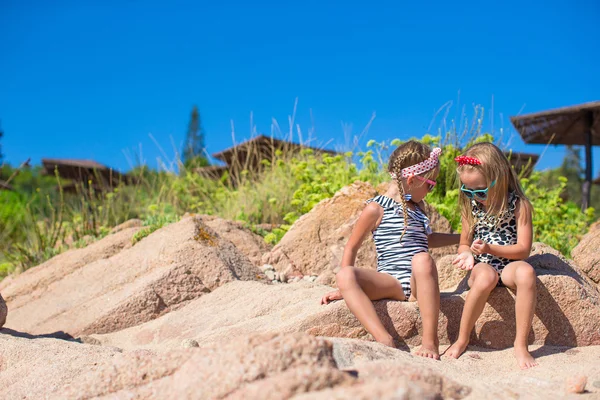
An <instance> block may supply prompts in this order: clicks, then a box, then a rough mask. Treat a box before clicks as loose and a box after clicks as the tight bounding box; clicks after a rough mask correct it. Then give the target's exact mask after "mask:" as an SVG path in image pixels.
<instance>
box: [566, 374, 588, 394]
mask: <svg viewBox="0 0 600 400" xmlns="http://www.w3.org/2000/svg"><path fill="white" fill-rule="evenodd" d="M585 385H587V376H585V375H575V376H572V377H569V378H567V380H566V382H565V389H566V391H567V393H576V394H578V393H583V392H585Z"/></svg>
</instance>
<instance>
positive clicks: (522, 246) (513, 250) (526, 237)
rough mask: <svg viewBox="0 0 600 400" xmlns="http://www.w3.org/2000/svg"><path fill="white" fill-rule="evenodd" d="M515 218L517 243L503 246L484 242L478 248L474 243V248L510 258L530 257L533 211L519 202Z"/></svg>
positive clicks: (481, 251) (481, 252)
mask: <svg viewBox="0 0 600 400" xmlns="http://www.w3.org/2000/svg"><path fill="white" fill-rule="evenodd" d="M515 218H516V220H517V244H511V245H504V246H503V245H497V244H487V243H483V244H481V246H480V247H479V248H478V247H476V246H477V244H476V243H474V244H473V247H474V250H477V249H479V251H478V252H479V253H480V254H483V253H488V254H491V255H494V256H497V257H504V258H508V259H509V260H523V259H525V258H527V257H529V253H531V243H532V242H533V223H532V222H531V211H530V210H528V209H527V207H522V206H521V201H518V202H517V206H516V208H515Z"/></svg>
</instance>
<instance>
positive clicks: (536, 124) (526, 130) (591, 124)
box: [510, 101, 600, 146]
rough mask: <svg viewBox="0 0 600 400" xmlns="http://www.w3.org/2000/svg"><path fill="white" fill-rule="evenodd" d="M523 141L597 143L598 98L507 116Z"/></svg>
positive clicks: (599, 130)
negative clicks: (586, 101)
mask: <svg viewBox="0 0 600 400" xmlns="http://www.w3.org/2000/svg"><path fill="white" fill-rule="evenodd" d="M510 120H511V122H512V124H513V125H514V127H515V128H516V129H517V131H519V133H520V135H521V137H522V138H523V140H524V141H525V143H538V144H548V143H551V144H567V145H585V144H586V143H587V139H586V138H587V135H588V133H589V132H590V130H591V131H592V145H594V146H599V145H600V101H595V102H591V103H585V104H580V105H577V106H571V107H563V108H557V109H554V110H549V111H543V112H538V113H533V114H527V115H521V116H517V117H511V118H510Z"/></svg>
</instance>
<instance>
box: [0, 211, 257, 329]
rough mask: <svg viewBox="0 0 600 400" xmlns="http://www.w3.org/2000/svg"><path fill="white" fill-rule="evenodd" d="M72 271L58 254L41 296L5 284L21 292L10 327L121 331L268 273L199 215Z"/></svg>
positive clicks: (13, 304) (8, 290)
mask: <svg viewBox="0 0 600 400" xmlns="http://www.w3.org/2000/svg"><path fill="white" fill-rule="evenodd" d="M127 232H128V230H125V231H122V232H119V233H117V234H115V235H111V236H115V237H116V236H118V235H122V234H126V233H127ZM109 237H110V236H109ZM84 250H86V249H84ZM59 257H61V256H59ZM72 264H74V265H80V263H76V262H72ZM38 268H40V267H35V268H33V269H31V270H29V271H27V272H30V271H33V273H32V274H26V273H25V274H23V275H22V276H23V278H22V279H23V280H25V281H26V283H28V284H30V285H33V282H31V283H29V281H30V275H35V270H37V269H38ZM64 270H65V266H64V265H63V264H61V263H59V262H58V261H56V260H54V259H52V260H50V261H48V262H47V263H46V264H44V266H43V268H42V272H46V273H47V275H48V276H51V277H53V278H54V280H53V281H50V280H49V281H50V282H51V283H50V284H49V285H48V286H47V287H44V288H43V289H40V291H39V292H38V293H37V295H36V296H33V295H31V294H28V293H24V294H22V295H21V296H15V295H14V293H15V292H18V291H17V290H14V289H13V288H12V286H9V287H7V288H5V289H4V290H3V293H5V292H6V293H11V294H13V295H12V296H11V298H10V300H9V299H8V298H7V304H8V307H9V308H10V310H11V312H10V314H9V315H8V318H7V322H6V326H7V327H10V328H12V329H15V330H17V331H25V332H29V333H33V334H42V333H49V332H54V331H65V332H67V333H69V334H71V335H73V336H76V335H87V334H90V333H107V332H113V331H117V330H120V329H124V328H127V327H129V326H134V325H137V324H140V323H143V322H146V321H149V320H152V319H154V318H156V317H158V316H159V315H162V314H164V313H167V312H169V311H172V310H175V309H177V308H178V307H181V306H182V305H184V304H186V303H187V302H189V301H191V300H193V299H195V298H198V297H200V296H203V295H204V294H206V293H208V292H210V291H212V290H214V289H216V288H217V287H219V286H220V285H222V284H224V283H226V282H230V281H232V280H237V279H245V280H248V279H256V278H257V276H259V273H260V271H259V270H258V269H257V268H256V267H254V266H253V265H252V264H251V262H250V261H249V260H248V259H247V258H246V257H245V256H244V255H242V254H241V253H240V252H239V251H238V250H237V248H236V247H235V246H234V245H233V244H232V243H231V242H229V241H228V240H226V239H224V238H222V237H221V236H219V235H218V234H217V233H216V232H214V231H213V230H212V229H210V228H209V227H208V226H207V225H205V224H204V223H203V222H202V220H201V219H199V218H186V219H184V220H182V221H180V222H178V223H175V224H171V225H168V226H166V227H164V228H162V229H159V230H157V231H156V232H154V233H152V234H151V235H149V236H148V237H146V238H144V239H142V240H141V241H140V242H138V243H137V244H136V245H135V246H134V247H131V248H127V249H125V250H122V251H120V252H118V253H117V254H115V255H113V256H112V257H109V258H104V259H97V260H95V261H92V262H89V263H87V264H83V265H81V266H80V267H79V268H78V269H77V270H75V271H73V272H72V273H70V274H65V273H64ZM53 273H55V274H56V275H54V274H53ZM13 286H14V287H16V288H18V289H20V292H21V293H22V290H23V289H22V288H23V287H29V286H28V285H25V284H23V283H22V282H21V277H17V278H16V279H15V280H14V283H13ZM11 289H12V290H11Z"/></svg>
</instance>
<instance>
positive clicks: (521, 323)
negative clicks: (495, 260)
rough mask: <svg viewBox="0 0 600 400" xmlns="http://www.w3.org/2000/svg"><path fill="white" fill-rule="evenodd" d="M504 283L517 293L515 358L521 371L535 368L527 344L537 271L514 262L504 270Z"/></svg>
mask: <svg viewBox="0 0 600 400" xmlns="http://www.w3.org/2000/svg"><path fill="white" fill-rule="evenodd" d="M502 283H504V284H505V285H506V286H508V287H509V288H511V289H514V290H516V291H517V299H516V301H515V314H516V318H517V321H516V322H517V333H516V335H515V356H516V358H517V362H518V364H519V367H521V369H527V368H531V367H535V366H536V365H538V363H537V362H536V361H535V359H534V358H533V356H532V355H531V354H530V353H529V348H528V343H527V337H528V336H529V332H530V331H531V323H532V321H533V313H534V311H535V303H536V300H537V288H536V275H535V270H534V269H533V267H532V266H531V265H529V264H528V263H526V262H525V261H515V262H512V263H510V264H508V265H507V266H506V267H504V270H502Z"/></svg>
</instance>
